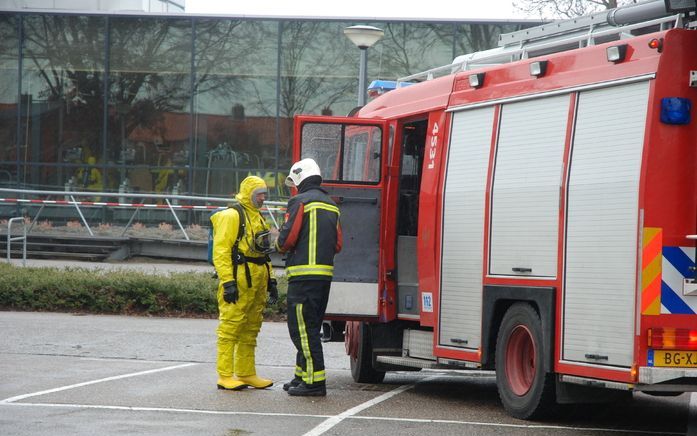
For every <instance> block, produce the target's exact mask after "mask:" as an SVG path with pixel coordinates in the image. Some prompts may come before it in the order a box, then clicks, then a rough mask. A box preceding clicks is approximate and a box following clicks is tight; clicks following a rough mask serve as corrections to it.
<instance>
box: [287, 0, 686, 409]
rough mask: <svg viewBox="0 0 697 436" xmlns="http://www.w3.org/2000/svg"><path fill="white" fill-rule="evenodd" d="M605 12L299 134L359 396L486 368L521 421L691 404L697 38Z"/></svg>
mask: <svg viewBox="0 0 697 436" xmlns="http://www.w3.org/2000/svg"><path fill="white" fill-rule="evenodd" d="M654 3H657V4H659V6H660V7H661V8H663V9H661V13H660V14H657V15H662V16H665V15H667V13H666V11H665V9H664V6H663V5H664V3H663V1H660V2H654ZM688 3H689V2H688ZM693 3H694V2H693ZM651 5H652V7H655V6H656V4H651ZM645 6H646V5H643V6H642V5H637V6H634V8H637V7H645ZM628 8H629V9H617V10H615V11H611V14H610V15H613V17H614V19H615V21H617V18H618V17H621V16H622V15H623V14H624V13H625V12H627V13H628V15H631V16H636V15H646V14H643V13H639V14H637V9H631V8H632V7H628ZM641 11H645V9H640V10H639V12H641ZM693 15H694V14H693ZM598 16H599V14H594V15H592V16H588V17H583V18H580V19H577V20H574V21H573V22H570V23H555V25H554V26H549V25H547V26H542V27H541V28H533V29H527V30H524V31H521V32H516V33H513V34H507V35H502V38H501V41H502V42H501V47H499V48H497V49H493V50H488V51H487V52H484V53H480V54H474V55H467V56H464V57H462V58H459V59H457V60H456V62H455V63H453V64H452V65H448V66H446V67H444V68H440V69H434V70H430V71H427V72H425V73H424V74H422V75H417V76H412V77H409V78H405V80H409V81H411V82H420V83H415V84H412V85H410V86H408V87H403V86H400V85H399V83H398V85H397V88H398V89H395V90H393V91H390V92H387V93H385V94H383V95H381V96H379V97H378V98H376V99H374V100H372V101H371V102H369V103H368V104H367V105H365V106H364V107H362V108H360V110H358V111H357V112H356V113H355V114H353V115H352V116H349V117H320V116H298V117H297V118H296V120H295V145H294V147H295V149H294V158H296V159H300V158H305V157H312V158H314V159H315V160H316V161H317V162H318V164H319V165H320V167H321V169H322V172H323V174H324V176H325V181H324V182H325V186H326V187H327V189H328V190H329V191H330V193H331V195H332V196H333V197H334V198H335V199H336V201H337V203H338V204H339V207H340V209H341V221H342V226H343V230H344V241H345V243H344V247H345V248H344V251H343V252H342V253H340V255H338V256H337V259H336V269H335V280H334V282H333V283H332V289H331V297H330V303H329V307H328V311H327V313H328V317H329V318H330V319H333V320H340V321H347V324H346V330H345V341H346V348H347V353H348V354H349V356H350V362H351V371H352V375H353V378H354V379H355V380H356V381H358V382H372V383H375V382H380V381H382V379H383V377H384V376H385V372H386V371H393V370H418V369H423V368H451V369H461V370H466V369H474V368H478V369H489V370H495V372H496V379H497V387H498V391H499V396H500V398H501V401H502V403H503V405H504V407H505V409H506V410H507V412H508V413H510V414H511V415H512V416H514V417H518V418H522V419H531V418H533V417H537V416H540V415H542V414H544V413H545V412H547V411H549V410H550V409H551V408H552V406H553V405H554V404H556V403H571V402H582V401H601V400H610V399H613V398H615V399H616V398H617V397H618V396H619V397H624V396H626V395H631V393H632V392H633V391H641V392H646V393H650V394H656V395H677V394H680V393H682V392H694V391H697V314H696V311H697V281H696V280H695V241H694V240H695V238H697V236H695V235H696V234H697V139H696V138H697V127H696V126H697V121H696V120H694V119H692V118H694V117H692V116H691V105H692V102H693V101H697V31H695V30H691V29H690V28H689V27H690V26H689V25H688V24H686V23H685V22H686V21H687V20H685V18H686V16H687V15H686V16H682V17H681V16H680V15H677V16H675V17H668V18H661V17H660V16H659V17H653V16H650V17H648V18H651V20H650V21H649V22H642V23H629V24H624V25H622V26H620V27H614V26H611V25H609V24H606V23H605V22H603V23H600V22H598ZM605 18H606V17H605V15H603V20H605ZM608 18H609V17H608ZM610 21H612V20H610ZM614 24H617V23H614ZM583 26H585V27H583ZM550 27H554V29H552V32H553V33H554V34H553V35H551V36H550V34H549V33H550V29H549V28H550ZM590 27H593V28H594V30H593V31H592V32H591V31H589V28H590ZM442 73H445V74H442ZM421 79H422V80H421Z"/></svg>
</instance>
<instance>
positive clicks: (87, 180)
mask: <svg viewBox="0 0 697 436" xmlns="http://www.w3.org/2000/svg"><path fill="white" fill-rule="evenodd" d="M87 165H89V166H90V167H88V168H85V167H82V168H80V169H79V170H78V171H77V180H78V183H79V184H80V186H82V187H83V188H85V189H86V190H88V191H95V192H98V191H101V190H102V188H103V186H102V172H101V171H99V170H98V169H97V167H96V165H97V159H96V158H95V157H94V156H90V157H88V158H87ZM100 198H101V197H94V198H93V200H94V201H99V200H100Z"/></svg>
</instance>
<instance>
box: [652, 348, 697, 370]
mask: <svg viewBox="0 0 697 436" xmlns="http://www.w3.org/2000/svg"><path fill="white" fill-rule="evenodd" d="M650 360H653V366H673V367H681V368H697V351H666V350H653V359H650Z"/></svg>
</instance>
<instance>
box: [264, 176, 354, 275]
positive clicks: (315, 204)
mask: <svg viewBox="0 0 697 436" xmlns="http://www.w3.org/2000/svg"><path fill="white" fill-rule="evenodd" d="M341 244H342V236H341V224H340V223H339V208H338V207H337V206H336V204H335V203H334V201H332V199H331V198H330V197H329V195H327V192H326V191H325V190H324V189H322V188H320V187H319V186H310V187H308V188H307V189H304V190H302V191H301V192H300V193H298V195H296V196H295V197H293V198H291V199H290V201H289V202H288V213H287V215H286V222H285V223H284V224H283V227H281V231H280V234H279V237H278V240H277V248H278V251H280V252H287V253H288V255H287V258H286V276H287V277H288V280H289V281H294V280H331V279H332V277H333V274H334V255H335V254H336V253H338V252H339V251H340V250H341Z"/></svg>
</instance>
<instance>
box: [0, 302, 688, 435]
mask: <svg viewBox="0 0 697 436" xmlns="http://www.w3.org/2000/svg"><path fill="white" fill-rule="evenodd" d="M216 325H217V321H215V320H207V319H175V318H146V317H122V316H95V315H71V314H55V313H19V312H0V331H1V332H2V335H0V434H2V435H22V436H26V435H45V434H46V435H47V434H50V435H95V434H143V435H158V434H162V435H165V434H166V435H173V434H176V435H201V434H205V435H225V436H229V435H247V434H258V435H320V434H328V435H329V434H332V435H355V434H371V435H385V436H387V435H394V434H400V435H419V436H423V435H424V434H426V433H432V434H438V435H455V434H457V435H461V434H468V435H469V434H472V435H493V434H497V435H498V434H515V435H540V434H541V435H559V434H561V435H567V434H568V435H585V434H592V435H618V434H620V435H630V434H673V435H678V434H686V433H687V432H688V431H689V429H688V420H689V416H690V412H689V407H690V405H689V403H690V398H691V397H690V395H689V394H684V395H682V396H680V397H676V398H655V397H648V396H643V395H637V396H635V399H634V401H632V402H630V403H628V404H620V405H611V406H602V407H588V406H578V407H576V408H572V409H569V410H567V411H566V412H565V413H564V414H562V415H559V416H556V417H553V418H550V419H548V420H546V421H545V422H524V421H518V420H515V419H512V418H510V417H509V416H507V415H506V414H505V412H504V411H503V409H502V407H501V405H500V404H499V401H498V398H497V394H496V387H495V384H494V378H493V376H492V375H491V374H490V373H488V372H467V373H447V372H437V371H431V372H418V373H410V372H405V373H395V374H388V376H387V378H386V380H385V383H383V384H380V385H361V384H356V383H354V382H353V380H352V379H351V375H350V371H349V368H348V360H347V358H346V356H345V355H344V351H343V344H340V343H328V344H325V352H326V355H327V368H328V379H329V381H328V396H327V397H326V398H292V397H289V396H288V395H287V394H286V393H285V392H283V390H282V388H281V384H282V382H283V381H285V380H287V379H288V378H289V377H290V376H291V374H292V368H293V365H292V360H293V349H292V345H291V343H290V341H289V340H288V336H287V331H286V327H285V324H282V323H265V324H264V326H263V328H262V332H261V335H260V338H259V348H258V354H257V361H258V365H257V366H258V372H259V373H260V374H261V375H264V376H268V377H271V378H273V379H274V380H276V381H277V383H276V384H275V385H274V386H273V387H272V388H270V389H267V390H253V389H249V390H246V391H242V392H230V391H220V390H217V389H216V387H215V382H216V374H215V362H214V359H215V333H214V332H215V327H216ZM693 409H694V407H693ZM693 419H694V415H693ZM690 428H694V426H693V427H690Z"/></svg>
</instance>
